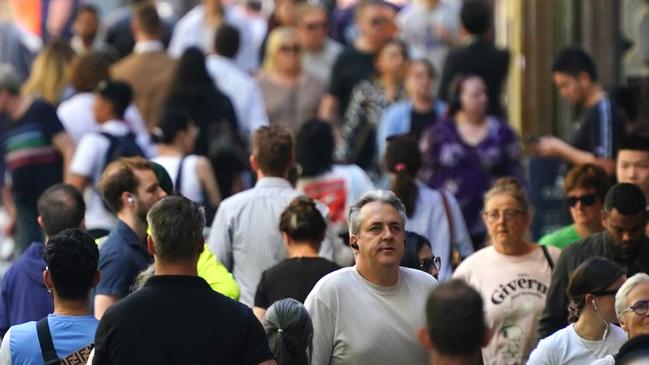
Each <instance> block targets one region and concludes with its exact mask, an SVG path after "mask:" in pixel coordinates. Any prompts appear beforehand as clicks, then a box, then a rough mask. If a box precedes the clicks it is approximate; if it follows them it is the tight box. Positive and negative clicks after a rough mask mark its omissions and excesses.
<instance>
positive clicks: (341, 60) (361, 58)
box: [329, 46, 374, 117]
mask: <svg viewBox="0 0 649 365" xmlns="http://www.w3.org/2000/svg"><path fill="white" fill-rule="evenodd" d="M372 73H374V54H372V53H364V52H361V51H359V50H358V49H356V48H355V47H353V46H351V47H347V48H345V50H343V51H342V52H341V53H340V55H338V58H336V62H335V63H334V66H333V68H332V71H331V80H330V83H329V93H330V94H331V95H333V96H335V97H337V98H338V101H339V103H340V107H339V109H338V112H339V114H340V116H341V117H342V116H343V115H345V111H346V110H347V105H348V104H349V99H350V98H351V95H352V90H353V89H354V86H356V84H358V82H359V81H361V80H364V79H367V78H369V77H370V75H371V74H372Z"/></svg>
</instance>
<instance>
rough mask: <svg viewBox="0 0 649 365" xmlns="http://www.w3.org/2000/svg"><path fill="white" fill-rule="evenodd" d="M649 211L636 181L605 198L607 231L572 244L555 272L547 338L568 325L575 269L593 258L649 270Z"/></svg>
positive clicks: (544, 320)
mask: <svg viewBox="0 0 649 365" xmlns="http://www.w3.org/2000/svg"><path fill="white" fill-rule="evenodd" d="M648 218H649V214H648V213H647V203H646V200H645V196H644V193H643V192H642V190H641V189H640V188H639V187H637V186H636V185H633V184H627V183H621V184H617V185H615V186H613V187H612V188H611V189H610V190H609V191H608V193H607V194H606V198H605V200H604V213H603V217H602V219H603V222H604V228H605V231H604V232H601V233H597V234H594V235H592V236H590V237H588V238H585V239H583V240H581V241H579V242H577V243H574V244H572V245H571V246H568V247H567V248H566V249H565V250H564V251H563V252H562V253H561V256H560V257H559V260H558V261H557V265H556V267H555V269H554V272H553V273H552V281H551V282H550V289H549V291H548V295H547V297H546V302H545V309H544V311H543V315H542V316H541V323H540V327H539V335H540V337H541V338H544V337H547V336H549V335H551V334H552V333H554V332H555V331H557V330H559V329H561V328H563V327H565V326H566V325H567V324H568V297H567V296H566V292H565V291H566V287H567V285H568V280H569V278H570V275H571V274H572V272H573V271H574V270H575V269H576V268H577V266H579V264H581V263H582V262H584V261H586V260H587V259H589V258H591V257H596V256H602V257H605V258H608V259H610V260H613V261H615V262H616V263H617V264H618V265H620V266H621V267H622V268H624V269H625V270H626V273H627V276H631V275H633V274H635V273H638V272H644V273H646V272H649V237H647V235H646V234H645V227H646V226H647V220H648Z"/></svg>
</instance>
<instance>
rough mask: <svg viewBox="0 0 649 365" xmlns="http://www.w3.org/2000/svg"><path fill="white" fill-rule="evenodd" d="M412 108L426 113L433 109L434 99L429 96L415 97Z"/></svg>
mask: <svg viewBox="0 0 649 365" xmlns="http://www.w3.org/2000/svg"><path fill="white" fill-rule="evenodd" d="M412 106H413V108H414V109H415V111H417V112H420V113H426V112H429V111H431V110H432V109H433V99H432V98H431V97H430V96H428V95H424V96H418V97H414V98H412Z"/></svg>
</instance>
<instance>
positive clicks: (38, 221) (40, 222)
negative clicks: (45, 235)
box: [36, 215, 45, 230]
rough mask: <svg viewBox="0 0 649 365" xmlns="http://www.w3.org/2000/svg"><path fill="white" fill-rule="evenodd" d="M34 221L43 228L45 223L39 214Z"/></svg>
mask: <svg viewBox="0 0 649 365" xmlns="http://www.w3.org/2000/svg"><path fill="white" fill-rule="evenodd" d="M36 222H37V223H38V226H39V227H41V229H42V230H45V225H44V224H43V217H41V216H40V215H39V216H38V218H36Z"/></svg>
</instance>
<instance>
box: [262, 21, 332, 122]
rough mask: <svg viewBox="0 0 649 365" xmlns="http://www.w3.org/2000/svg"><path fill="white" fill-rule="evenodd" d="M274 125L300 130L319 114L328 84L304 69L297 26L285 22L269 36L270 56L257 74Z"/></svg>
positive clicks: (267, 50) (267, 45) (267, 55)
mask: <svg viewBox="0 0 649 365" xmlns="http://www.w3.org/2000/svg"><path fill="white" fill-rule="evenodd" d="M257 79H258V81H259V87H260V88H261V93H262V95H263V98H264V102H265V104H266V112H267V113H268V119H269V120H270V124H271V125H281V126H283V127H286V128H288V129H290V130H291V131H293V133H294V134H297V132H298V130H299V128H300V126H301V125H302V124H303V123H304V122H305V121H307V120H310V119H313V118H315V117H316V116H317V114H318V106H319V104H320V99H321V98H322V96H323V95H324V91H325V88H324V84H323V83H322V82H321V81H320V80H318V79H317V78H316V77H314V76H311V75H309V74H307V73H306V72H304V71H303V69H302V47H301V46H300V43H299V40H298V34H297V31H296V30H295V28H292V27H286V26H281V27H278V28H276V29H275V30H273V31H272V32H271V33H270V35H269V36H268V43H267V44H266V57H265V59H264V64H263V67H262V70H261V72H260V73H259V75H258V76H257Z"/></svg>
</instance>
